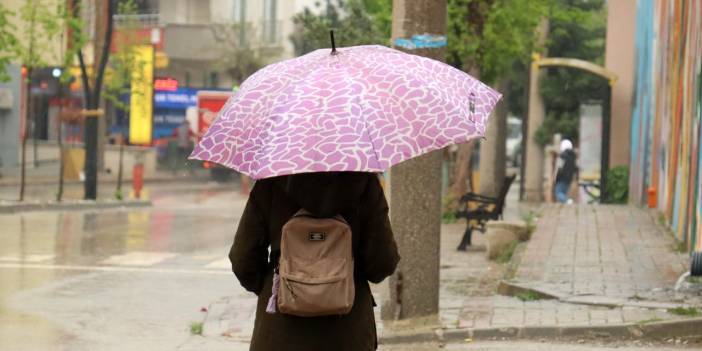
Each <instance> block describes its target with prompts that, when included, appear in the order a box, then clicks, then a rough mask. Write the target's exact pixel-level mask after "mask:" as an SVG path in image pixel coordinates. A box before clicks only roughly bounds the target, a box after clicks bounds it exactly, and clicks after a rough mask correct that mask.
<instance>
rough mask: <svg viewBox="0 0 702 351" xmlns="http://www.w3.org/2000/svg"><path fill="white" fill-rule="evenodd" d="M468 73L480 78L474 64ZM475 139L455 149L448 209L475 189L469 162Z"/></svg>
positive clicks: (455, 206) (454, 207)
mask: <svg viewBox="0 0 702 351" xmlns="http://www.w3.org/2000/svg"><path fill="white" fill-rule="evenodd" d="M469 67H471V68H469V69H468V74H470V75H471V76H473V78H475V79H480V70H479V69H478V67H477V66H476V65H473V64H471V65H469ZM475 143H476V141H475V140H471V141H469V142H467V143H464V144H460V145H458V150H457V151H456V162H455V163H454V165H453V177H452V178H453V179H452V183H451V186H450V187H449V193H448V194H446V196H447V197H448V200H449V201H448V204H449V205H448V206H449V210H455V209H456V208H458V199H460V198H461V196H463V194H465V193H467V192H468V191H473V190H475V186H474V184H473V165H472V162H471V159H472V155H473V149H474V148H475Z"/></svg>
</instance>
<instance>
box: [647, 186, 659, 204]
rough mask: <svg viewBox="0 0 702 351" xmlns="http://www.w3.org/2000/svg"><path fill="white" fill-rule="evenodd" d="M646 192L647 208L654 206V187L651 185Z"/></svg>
mask: <svg viewBox="0 0 702 351" xmlns="http://www.w3.org/2000/svg"><path fill="white" fill-rule="evenodd" d="M646 192H647V193H648V208H656V204H657V203H658V198H657V197H656V187H655V186H651V187H649V188H648V189H647V191H646Z"/></svg>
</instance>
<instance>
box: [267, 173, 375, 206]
mask: <svg viewBox="0 0 702 351" xmlns="http://www.w3.org/2000/svg"><path fill="white" fill-rule="evenodd" d="M375 176H376V175H375V174H373V173H365V172H318V173H302V174H295V175H289V176H283V177H280V178H279V179H278V180H277V182H276V184H278V186H280V187H282V188H283V190H284V191H285V193H286V194H287V195H288V196H289V197H290V199H291V200H293V201H294V202H296V203H297V204H298V205H300V206H301V207H303V208H304V209H306V210H307V211H310V212H312V213H313V214H315V215H318V216H323V217H330V216H333V215H336V214H339V213H341V212H343V211H345V210H348V209H350V208H353V207H357V206H359V204H360V202H361V197H362V196H363V193H364V192H365V189H366V186H367V184H368V180H369V179H371V177H375Z"/></svg>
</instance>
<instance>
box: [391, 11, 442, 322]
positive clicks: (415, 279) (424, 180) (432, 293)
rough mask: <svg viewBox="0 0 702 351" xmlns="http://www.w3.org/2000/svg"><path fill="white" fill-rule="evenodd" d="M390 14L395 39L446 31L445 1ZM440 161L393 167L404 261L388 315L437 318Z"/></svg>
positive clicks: (429, 53)
mask: <svg viewBox="0 0 702 351" xmlns="http://www.w3.org/2000/svg"><path fill="white" fill-rule="evenodd" d="M392 16H393V19H392V37H393V38H409V37H411V36H412V35H414V34H418V33H431V34H435V35H443V34H445V33H446V17H447V13H446V0H394V1H393V7H392ZM398 49H400V48H398ZM400 50H404V49H400ZM411 52H412V53H413V54H416V55H420V56H425V57H430V58H432V59H435V60H440V61H443V59H444V56H445V51H444V49H443V48H431V49H418V50H412V51H411ZM441 160H442V151H441V150H437V151H434V152H431V153H429V154H426V155H423V156H419V157H417V158H414V159H411V160H408V161H405V162H402V163H401V164H399V165H396V166H394V167H393V168H392V170H391V171H390V189H391V190H390V205H391V210H390V220H391V223H392V227H393V231H394V232H395V240H396V242H397V246H398V249H399V251H400V255H401V256H402V260H401V261H400V262H399V264H398V266H397V270H396V271H395V273H394V274H393V275H392V276H390V278H389V284H388V287H389V290H390V291H389V301H386V303H384V304H383V307H382V309H381V315H382V318H383V319H385V320H388V319H390V320H393V319H409V318H413V319H418V318H421V323H423V324H424V325H437V324H438V323H439V318H438V312H439V262H440V256H439V252H440V239H441ZM417 243H421V245H417Z"/></svg>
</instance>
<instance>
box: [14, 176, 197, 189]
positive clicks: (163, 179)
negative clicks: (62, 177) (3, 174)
mask: <svg viewBox="0 0 702 351" xmlns="http://www.w3.org/2000/svg"><path fill="white" fill-rule="evenodd" d="M202 181H203V180H202V179H200V178H198V177H195V178H193V177H152V178H145V179H144V184H154V183H173V182H202ZM83 183H84V182H82V181H80V180H70V181H65V182H64V183H63V184H64V185H82V184H83ZM56 184H58V181H57V180H55V179H54V180H35V181H32V180H28V181H27V183H26V185H27V186H32V185H41V186H44V185H56ZM103 184H109V185H112V184H117V180H116V179H106V180H101V181H99V183H98V186H100V185H103ZM122 184H132V180H131V179H124V180H122ZM18 186H20V182H15V181H12V182H9V181H8V182H3V181H0V188H1V187H18Z"/></svg>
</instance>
